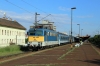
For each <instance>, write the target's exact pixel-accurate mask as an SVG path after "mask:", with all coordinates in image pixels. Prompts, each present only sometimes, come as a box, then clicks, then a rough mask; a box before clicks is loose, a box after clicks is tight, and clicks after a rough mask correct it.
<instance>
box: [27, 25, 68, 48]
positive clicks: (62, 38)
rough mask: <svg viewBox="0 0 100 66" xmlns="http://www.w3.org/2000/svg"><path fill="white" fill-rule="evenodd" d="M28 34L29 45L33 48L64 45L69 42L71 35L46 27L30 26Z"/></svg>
mask: <svg viewBox="0 0 100 66" xmlns="http://www.w3.org/2000/svg"><path fill="white" fill-rule="evenodd" d="M27 35H28V43H27V46H28V47H29V48H31V49H32V50H38V49H44V48H46V47H50V46H56V45H63V44H65V43H68V42H69V35H66V34H64V33H60V32H57V31H54V30H51V29H46V28H39V27H38V28H37V27H35V28H30V29H29V30H28V32H27Z"/></svg>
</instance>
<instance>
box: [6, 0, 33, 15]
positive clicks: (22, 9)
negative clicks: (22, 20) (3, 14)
mask: <svg viewBox="0 0 100 66" xmlns="http://www.w3.org/2000/svg"><path fill="white" fill-rule="evenodd" d="M5 1H6V2H8V3H10V4H12V5H14V6H16V7H18V8H20V9H22V10H24V11H26V12H28V13H31V14H33V13H32V12H30V11H28V10H26V9H24V8H22V7H20V6H17V5H15V4H13V3H11V2H10V1H8V0H5ZM33 15H35V14H33Z"/></svg>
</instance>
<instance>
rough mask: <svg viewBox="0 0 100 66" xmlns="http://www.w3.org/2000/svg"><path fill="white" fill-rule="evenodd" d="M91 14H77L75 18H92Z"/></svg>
mask: <svg viewBox="0 0 100 66" xmlns="http://www.w3.org/2000/svg"><path fill="white" fill-rule="evenodd" d="M92 17H93V15H86V16H77V18H92Z"/></svg>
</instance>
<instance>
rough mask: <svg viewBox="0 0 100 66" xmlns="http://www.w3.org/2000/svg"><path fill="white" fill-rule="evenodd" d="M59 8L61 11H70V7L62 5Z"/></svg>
mask: <svg viewBox="0 0 100 66" xmlns="http://www.w3.org/2000/svg"><path fill="white" fill-rule="evenodd" d="M59 10H61V11H70V8H66V7H62V6H60V7H59Z"/></svg>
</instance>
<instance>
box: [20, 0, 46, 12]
mask: <svg viewBox="0 0 100 66" xmlns="http://www.w3.org/2000/svg"><path fill="white" fill-rule="evenodd" d="M21 1H22V2H24V3H26V4H28V5H30V6H32V7H34V8H35V9H38V10H40V11H42V12H44V13H46V12H45V11H43V10H41V9H39V8H37V7H35V6H33V5H31V4H30V3H28V2H26V1H24V0H21Z"/></svg>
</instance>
